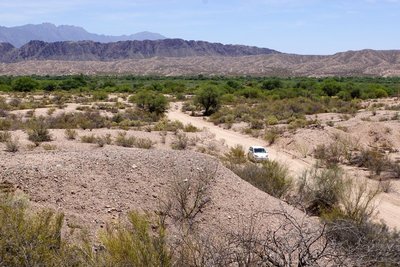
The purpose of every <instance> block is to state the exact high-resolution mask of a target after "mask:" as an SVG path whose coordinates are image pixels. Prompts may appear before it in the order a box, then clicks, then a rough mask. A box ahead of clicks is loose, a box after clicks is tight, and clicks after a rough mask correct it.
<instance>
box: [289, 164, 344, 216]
mask: <svg viewBox="0 0 400 267" xmlns="http://www.w3.org/2000/svg"><path fill="white" fill-rule="evenodd" d="M344 188H345V182H344V180H343V171H342V170H341V169H339V168H338V167H334V168H331V169H322V170H319V169H317V168H312V169H310V170H308V171H305V172H304V173H303V174H302V176H301V177H300V178H299V181H298V184H297V193H296V197H295V199H294V200H292V202H293V204H295V205H296V206H299V205H300V206H303V208H304V209H305V210H306V211H307V212H308V213H309V214H312V215H322V214H323V213H328V212H330V211H332V210H334V209H335V208H337V207H338V206H339V203H340V199H341V197H342V194H344Z"/></svg>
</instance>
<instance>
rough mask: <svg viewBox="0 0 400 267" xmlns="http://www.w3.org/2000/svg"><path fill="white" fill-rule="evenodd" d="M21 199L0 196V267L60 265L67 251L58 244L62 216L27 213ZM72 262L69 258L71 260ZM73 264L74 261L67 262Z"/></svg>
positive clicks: (52, 213) (45, 213) (44, 212)
mask: <svg viewBox="0 0 400 267" xmlns="http://www.w3.org/2000/svg"><path fill="white" fill-rule="evenodd" d="M27 208H28V206H27V204H26V203H25V202H24V201H23V200H18V199H15V198H13V197H11V196H4V195H2V196H1V197H0V262H1V265H2V266H60V265H64V264H66V262H68V261H67V259H66V258H63V256H67V255H66V254H67V250H66V249H65V247H64V244H63V243H62V242H61V226H62V224H63V218H64V216H63V215H62V214H56V213H54V212H52V211H40V212H38V213H29V212H28V209H27ZM70 259H71V260H72V257H71V258H70ZM69 264H73V261H71V262H69Z"/></svg>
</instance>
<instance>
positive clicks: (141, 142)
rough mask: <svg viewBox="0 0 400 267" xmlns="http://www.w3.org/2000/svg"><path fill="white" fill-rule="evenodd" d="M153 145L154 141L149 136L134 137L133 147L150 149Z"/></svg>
mask: <svg viewBox="0 0 400 267" xmlns="http://www.w3.org/2000/svg"><path fill="white" fill-rule="evenodd" d="M153 145H154V142H153V141H152V140H151V139H149V138H136V140H135V147H137V148H142V149H150V148H152V147H153Z"/></svg>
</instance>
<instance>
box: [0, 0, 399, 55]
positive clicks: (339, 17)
mask: <svg viewBox="0 0 400 267" xmlns="http://www.w3.org/2000/svg"><path fill="white" fill-rule="evenodd" d="M42 22H51V23H54V24H56V25H61V24H67V25H76V26H82V27H84V28H85V29H86V30H88V31H89V32H93V33H99V34H108V35H121V34H131V33H136V32H139V31H145V30H147V31H152V32H158V33H161V34H163V35H165V36H167V37H175V38H183V39H187V40H205V41H210V42H221V43H225V44H245V45H255V46H260V47H268V48H272V49H276V50H279V51H282V52H287V53H298V54H333V53H336V52H341V51H347V50H359V49H365V48H371V49H400V47H399V46H400V0H347V1H345V0H246V1H245V0H230V1H228V0H108V1H103V0H68V1H54V0H13V1H9V0H1V1H0V25H2V26H8V27H10V26H17V25H23V24H28V23H32V24H39V23H42Z"/></svg>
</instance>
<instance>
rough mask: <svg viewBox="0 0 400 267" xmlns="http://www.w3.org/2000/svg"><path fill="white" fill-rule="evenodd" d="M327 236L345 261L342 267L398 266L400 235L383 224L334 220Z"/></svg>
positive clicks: (330, 224) (329, 224)
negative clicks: (345, 258)
mask: <svg viewBox="0 0 400 267" xmlns="http://www.w3.org/2000/svg"><path fill="white" fill-rule="evenodd" d="M326 236H327V238H328V239H329V240H331V242H332V243H336V244H337V247H338V249H339V248H340V250H339V251H340V253H341V254H342V255H344V256H345V257H347V258H348V260H347V264H346V265H344V266H366V267H374V266H399V263H400V245H399V244H400V233H399V232H397V231H391V230H389V229H388V227H387V226H386V225H384V224H379V223H373V222H371V221H363V222H361V223H359V222H354V221H352V220H349V219H335V220H333V221H331V222H329V223H328V230H327V234H326Z"/></svg>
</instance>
